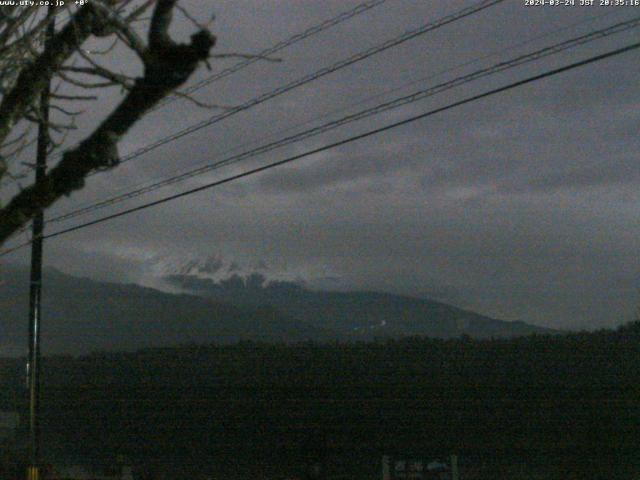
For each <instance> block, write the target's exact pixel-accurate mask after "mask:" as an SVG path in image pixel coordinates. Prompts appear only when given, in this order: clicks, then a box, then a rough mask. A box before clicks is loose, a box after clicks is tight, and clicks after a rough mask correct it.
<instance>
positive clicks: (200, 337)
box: [0, 265, 334, 356]
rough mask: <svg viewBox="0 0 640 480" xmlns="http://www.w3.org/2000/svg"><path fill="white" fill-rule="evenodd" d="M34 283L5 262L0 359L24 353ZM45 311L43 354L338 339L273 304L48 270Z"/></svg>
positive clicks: (1, 286) (0, 306) (0, 303)
mask: <svg viewBox="0 0 640 480" xmlns="http://www.w3.org/2000/svg"><path fill="white" fill-rule="evenodd" d="M28 286H29V281H28V271H27V269H25V268H19V267H11V266H6V265H3V267H2V271H1V280H0V356H2V355H20V354H24V353H25V351H26V345H27V342H26V339H27V313H28ZM42 312H43V313H42V315H43V322H42V337H43V342H42V344H43V350H44V352H45V353H73V354H82V353H89V352H92V351H97V350H135V349H138V348H145V347H159V346H169V345H177V344H187V343H198V344H200V343H210V342H218V343H231V342H236V341H239V340H243V339H244V340H259V341H266V342H296V341H304V340H307V339H318V340H326V339H328V338H333V337H334V335H333V334H332V333H331V332H329V331H325V330H323V329H321V328H316V327H312V326H310V325H307V324H306V323H305V322H301V321H299V320H297V319H293V318H291V317H289V316H288V315H286V314H283V313H281V312H278V311H276V310H275V309H274V308H272V307H269V306H256V307H255V308H239V307H236V306H233V305H230V304H228V303H220V302H215V301H212V300H207V299H204V298H202V297H198V296H195V295H186V294H179V295H176V294H169V293H165V292H161V291H159V290H154V289H151V288H145V287H141V286H138V285H132V284H117V283H105V282H98V281H94V280H90V279H86V278H77V277H72V276H69V275H65V274H63V273H61V272H59V271H56V270H53V269H46V270H45V272H44V283H43V305H42Z"/></svg>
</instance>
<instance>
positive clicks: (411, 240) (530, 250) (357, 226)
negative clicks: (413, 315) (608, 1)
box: [46, 0, 640, 328]
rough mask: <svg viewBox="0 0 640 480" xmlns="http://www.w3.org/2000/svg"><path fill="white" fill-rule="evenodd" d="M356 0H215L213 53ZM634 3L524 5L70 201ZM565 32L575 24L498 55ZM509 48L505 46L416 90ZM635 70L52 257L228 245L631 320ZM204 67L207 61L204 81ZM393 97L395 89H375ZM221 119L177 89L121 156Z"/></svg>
mask: <svg viewBox="0 0 640 480" xmlns="http://www.w3.org/2000/svg"><path fill="white" fill-rule="evenodd" d="M356 3H357V2H354V1H348V2H347V1H337V0H335V1H334V0H332V1H326V2H325V1H323V2H317V1H313V0H308V1H302V2H301V1H281V2H257V1H243V2H215V13H216V15H217V21H216V27H215V30H216V33H217V34H218V36H219V39H220V42H219V49H220V50H221V51H240V52H256V51H259V50H260V49H262V48H265V47H267V46H269V45H271V44H273V43H275V42H277V41H279V40H282V39H283V38H286V37H288V36H289V35H291V34H293V33H295V32H298V31H301V30H304V29H305V28H308V27H309V26H311V25H313V24H316V23H319V22H320V21H322V20H323V19H325V18H328V17H330V16H332V15H335V14H337V13H338V12H340V11H344V10H347V9H349V8H351V7H353V6H355V5H356ZM471 3H472V2H470V1H444V0H442V1H436V2H422V1H412V0H389V1H388V2H386V4H385V5H383V6H381V7H378V8H377V9H374V10H372V11H371V12H369V13H367V14H365V15H362V16H361V17H358V18H356V19H353V20H351V21H349V22H346V23H344V24H342V25H340V26H338V27H336V28H335V29H333V30H330V31H329V32H326V33H324V34H322V35H319V36H318V37H314V38H313V39H310V40H309V41H305V42H302V43H301V44H299V45H296V46H295V47H293V48H291V49H288V50H285V51H283V52H281V53H280V54H279V55H280V56H281V57H282V60H283V61H282V62H281V63H266V62H258V63H257V64H256V65H254V66H252V67H251V68H249V69H246V70H244V71H243V72H242V73H240V74H238V75H234V76H232V77H229V78H228V79H226V80H224V81H222V82H219V83H216V84H214V85H211V86H209V87H207V88H206V89H203V90H202V91H201V92H199V93H198V98H199V99H202V100H208V101H211V102H214V103H218V104H221V105H232V104H239V103H242V102H243V101H246V100H247V99H249V98H251V97H253V96H255V95H258V94H260V93H261V92H265V91H268V90H269V89H271V88H274V87H276V86H278V85H281V84H283V83H285V82H287V81H290V80H291V79H294V78H297V77H299V76H301V75H303V74H306V73H309V72H311V71H314V70H316V69H318V68H320V67H321V66H323V65H326V64H329V63H331V62H334V61H336V60H338V59H340V58H343V57H346V56H348V55H350V54H353V53H354V52H358V51H360V50H363V49H365V48H367V47H368V46H370V45H373V44H375V43H378V42H381V41H382V40H384V39H386V38H390V37H393V36H395V35H398V34H399V33H401V32H402V31H405V30H407V29H410V28H415V27H416V26H418V25H420V24H422V23H425V22H426V21H427V19H430V18H434V17H437V16H441V15H444V14H446V13H450V12H452V11H455V10H456V9H458V8H460V7H461V6H463V5H470V4H471ZM187 4H189V6H190V8H191V10H192V11H193V14H194V15H201V16H205V17H206V16H207V11H208V10H209V7H210V5H209V2H197V1H195V0H193V1H190V2H187ZM639 12H640V10H638V9H637V8H632V7H630V8H627V9H618V10H606V9H600V8H585V7H577V6H576V7H573V8H564V9H562V8H555V9H554V8H541V7H539V8H537V9H536V8H526V7H524V5H523V2H520V1H515V0H514V1H511V0H509V1H507V2H505V4H504V5H500V6H496V7H493V8H492V9H490V10H487V11H486V12H484V13H482V14H479V15H476V16H474V17H471V18H468V19H466V20H464V21H461V22H458V23H456V24H453V25H450V26H448V27H446V28H443V29H441V30H438V31H437V32H433V33H432V34H429V35H426V36H424V37H421V38H418V39H415V40H413V41H411V42H408V43H407V44H405V45H403V46H401V47H399V48H397V49H392V50H390V51H388V52H385V53H384V54H381V55H379V56H376V57H373V58H371V59H370V60H367V61H365V62H362V63H360V64H358V65H356V66H354V67H353V68H349V69H345V70H344V71H341V72H339V73H336V74H332V75H330V76H327V77H325V78H323V79H322V80H319V81H317V82H314V83H313V84H310V85H308V86H305V87H304V88H301V89H299V90H296V91H295V92H291V93H290V94H287V95H285V96H282V97H280V98H279V99H277V100H274V101H272V102H268V103H266V104H264V105H261V106H259V107H256V108H255V109H252V110H251V111H248V112H245V113H242V114H239V115H237V116H234V117H233V118H231V119H229V120H228V121H225V122H223V123H221V124H219V125H216V126H213V127H210V128H207V129H205V130H202V131H200V132H198V133H196V134H194V135H191V136H189V137H185V138H183V139H181V140H179V141H176V142H174V143H172V144H170V145H167V146H166V147H163V148H162V149H158V150H156V151H155V152H154V153H153V154H150V155H146V156H144V157H143V158H140V159H138V160H136V161H135V162H131V163H130V164H127V165H123V166H122V167H121V168H119V169H118V171H116V172H113V173H109V174H104V175H99V176H96V177H95V178H92V179H91V180H90V181H89V184H88V187H87V189H86V190H85V191H83V192H82V193H81V194H79V195H75V196H74V197H73V198H72V199H70V200H69V201H66V202H64V203H63V204H61V205H60V206H58V207H57V208H56V211H63V210H66V209H70V208H73V206H74V205H75V204H77V203H78V202H79V203H82V202H87V201H90V200H93V199H96V198H101V197H104V196H105V195H108V194H109V192H116V191H118V189H125V188H127V186H132V185H136V184H138V183H140V182H145V181H149V180H152V179H154V178H161V177H163V176H165V175H169V174H171V173H173V172H176V171H182V170H184V169H188V168H191V167H193V166H196V165H199V164H201V163H202V162H207V161H211V159H219V158H225V156H226V155H228V154H229V152H231V151H233V149H238V148H239V147H240V146H243V145H244V147H242V148H247V147H250V146H251V145H256V143H255V142H258V144H259V143H263V142H264V141H268V140H269V139H274V138H278V137H280V136H284V135H285V134H291V133H295V132H297V131H300V130H302V129H304V128H308V127H310V126H312V125H317V124H319V123H321V122H324V121H327V120H329V119H332V118H337V117H338V116H340V115H344V114H346V113H349V112H353V111H356V110H358V109H362V108H365V107H367V106H371V105H373V104H375V103H376V102H381V101H383V100H385V99H389V98H391V97H392V96H394V95H400V94H407V93H409V92H411V91H412V90H415V89H417V88H420V87H424V86H426V85H429V84H434V83H437V82H441V81H443V80H446V79H449V78H453V77H454V76H456V75H460V74H463V73H467V72H470V71H473V70H474V69H477V68H480V67H481V66H483V65H490V64H492V63H495V62H498V61H501V60H504V59H505V58H510V57H513V56H516V55H519V54H522V53H524V52H527V51H530V50H534V49H537V48H541V47H542V46H545V45H548V44H552V43H555V42H558V41H560V40H562V39H565V38H569V37H572V36H575V35H578V34H580V33H585V32H587V31H590V30H592V29H594V28H599V27H602V26H605V25H608V24H612V23H614V22H616V21H621V20H623V19H627V18H630V17H632V16H634V15H638V13H639ZM589 19H591V20H589ZM580 22H583V23H580ZM571 25H574V26H571ZM189 28H190V26H189V25H188V24H187V23H186V22H183V23H181V24H180V25H179V26H178V28H177V33H178V34H180V35H183V34H186V33H187V32H188V29H189ZM560 28H564V30H562V31H561V32H558V33H556V34H549V35H547V36H546V37H545V38H541V39H539V40H535V41H532V42H531V43H530V44H528V45H524V46H522V47H519V48H517V49H512V50H509V51H504V50H505V49H506V48H507V47H510V46H512V45H514V44H516V43H519V42H523V41H525V40H527V39H532V38H536V37H539V36H541V35H544V34H546V33H547V32H551V31H553V30H554V29H560ZM630 40H637V31H633V32H630V33H626V34H623V35H619V36H616V37H612V38H610V39H605V40H602V41H599V42H597V43H593V44H591V45H588V46H585V47H581V48H578V49H576V50H572V51H570V52H565V53H563V54H561V55H559V56H557V57H553V58H549V59H547V60H545V61H542V62H540V63H536V64H532V65H530V66H525V67H521V68H519V69H516V70H513V71H509V72H506V73H505V74H503V75H500V76H496V77H490V78H487V79H484V80H481V81H479V82H477V83H473V84H469V85H465V86H463V87H460V88H456V89H453V90H450V91H447V92H445V93H443V94H440V95H438V96H435V97H433V98H430V99H428V100H425V101H422V102H419V103H417V104H413V105H409V106H406V107H403V108H401V109H398V110H396V111H391V112H387V113H385V114H383V115H380V116H379V117H374V118H371V119H368V120H366V121H363V122H360V123H358V124H355V125H352V126H348V127H343V128H341V129H339V130H337V131H333V132H331V133H328V134H325V135H323V136H322V137H319V138H314V139H309V140H306V141H304V142H301V143H300V144H296V145H292V146H289V147H285V148H282V149H279V150H277V151H274V152H272V153H269V154H266V155H263V156H261V157H259V158H256V159H253V160H250V161H247V162H244V163H243V164H242V166H234V167H229V168H226V169H224V170H220V171H216V172H213V173H210V174H207V175H204V176H202V177H198V178H194V179H192V180H190V181H188V182H185V183H184V184H182V185H181V186H179V187H174V188H169V189H166V190H164V191H160V192H157V193H155V194H152V195H150V196H148V197H145V198H146V199H149V200H150V199H154V198H159V197H160V196H161V195H163V194H167V193H170V192H175V191H179V190H181V189H183V188H187V187H189V186H191V187H193V186H196V185H201V184H204V183H206V182H207V181H211V180H213V179H215V178H221V177H222V176H224V175H227V174H231V173H233V172H238V171H242V169H243V168H247V167H248V166H253V165H258V164H261V163H264V162H266V161H272V160H277V159H279V158H283V157H284V156H287V155H293V154H297V153H301V152H304V151H307V150H309V149H311V148H314V147H317V146H320V145H323V144H325V143H328V142H331V141H336V140H339V139H342V138H345V137H348V136H350V135H353V134H356V133H359V132H362V131H365V130H367V129H369V128H373V127H376V126H380V125H383V124H386V123H389V122H391V121H394V120H399V119H402V118H406V117H408V116H410V115H412V114H416V113H419V112H422V111H426V110H428V109H431V108H435V107H438V106H442V105H445V104H447V103H449V102H452V101H455V100H458V99H460V98H463V97H465V96H470V95H473V94H475V93H478V92H481V91H484V90H486V89H490V88H495V87H497V86H500V85H504V84H506V83H508V82H510V81H514V80H516V79H520V78H524V77H526V76H527V75H532V74H535V73H539V72H540V71H542V70H543V69H547V68H553V67H557V66H559V65H562V64H564V63H567V62H571V61H575V60H578V59H582V58H586V57H587V56H590V55H594V54H596V53H599V52H602V51H605V50H607V49H609V48H613V47H615V46H619V45H622V44H625V43H628V42H629V41H630ZM495 51H502V53H500V54H497V55H494V56H493V57H490V58H486V59H484V60H482V61H480V62H478V63H475V64H470V65H467V66H465V67H462V68H458V69H455V70H451V71H449V72H446V73H443V74H440V75H439V76H437V77H434V78H432V79H431V80H428V81H423V82H416V81H417V80H418V79H421V78H425V77H429V76H433V75H434V74H437V73H438V72H442V71H444V70H447V69H451V68H452V67H454V66H456V65H458V64H462V63H465V62H469V61H470V60H473V59H476V58H478V57H484V56H486V55H487V54H488V53H491V52H495ZM638 64H639V63H638V54H637V53H631V54H627V55H625V56H621V57H618V58H615V59H611V60H607V61H606V62H602V63H599V64H595V65H592V66H589V67H586V68H584V69H580V70H576V71H573V72H570V73H567V74H564V75H562V76H558V77H556V78H552V79H547V80H544V81H541V82H538V83H535V84H532V85H528V86H525V87H522V88H520V89H517V90H513V91H510V92H507V93H504V94H501V95H499V96H496V97H492V98H489V99H485V100H482V101H480V102H477V103H473V104H470V105H467V106H464V107H460V108H458V109H455V110H451V111H448V112H445V113H443V114H440V115H438V116H434V117H431V118H429V119H427V120H424V121H420V122H416V123H415V124H411V125H407V126H405V127H402V128H400V129H398V130H395V131H392V132H388V133H385V134H383V135H380V136H377V137H374V138H371V139H368V140H366V141H362V142H358V143H355V144H351V145H348V146H345V147H341V148H338V149H335V150H331V151H327V152H324V153H321V154H318V155H315V156H313V157H311V158H308V159H305V160H304V161H300V162H297V163H296V164H292V165H290V166H287V167H282V168H280V169H275V170H273V171H270V172H268V173H265V174H262V175H260V176H256V177H253V178H250V179H246V181H243V182H241V183H240V182H239V183H235V184H230V185H227V186H225V187H224V188H220V189H216V190H215V191H210V192H203V193H201V194H198V195H194V196H191V197H187V198H184V199H181V200H179V201H176V202H173V203H170V204H166V205H164V206H162V207H157V208H154V209H151V210H148V211H145V212H140V213H136V214H133V215H131V216H128V217H124V218H121V219H118V220H116V221H113V222H110V223H107V224H104V225H101V226H96V227H92V228H89V229H86V230H83V231H79V232H77V233H74V234H73V235H69V236H67V237H64V238H59V239H55V240H52V241H50V242H49V244H48V246H47V255H46V258H47V261H48V263H50V264H53V265H55V266H57V267H59V268H62V269H64V270H67V271H71V272H73V273H85V274H86V273H87V272H89V273H90V274H91V275H93V276H96V277H101V278H109V279H111V280H113V279H123V280H135V281H140V282H146V283H152V276H153V269H150V268H149V265H151V264H153V263H154V262H156V263H157V262H158V259H162V258H172V259H175V258H185V259H188V258H194V257H199V256H200V257H203V258H204V257H209V256H211V255H212V254H215V255H216V256H217V257H216V258H222V259H224V260H225V261H226V262H234V261H237V262H239V263H240V264H245V265H246V264H251V262H253V263H255V264H257V263H258V262H263V263H264V264H266V265H269V267H270V269H271V270H272V271H274V272H280V273H283V274H286V275H288V277H287V278H301V279H303V280H305V281H306V282H307V283H308V284H309V285H312V286H313V285H316V286H320V287H331V288H369V289H381V290H387V291H393V292H398V293H407V294H412V295H426V296H437V297H439V298H441V299H443V300H446V301H451V302H454V303H456V304H458V305H462V306H465V307H469V308H474V309H477V310H478V311H480V312H481V313H486V314H490V315H495V316H500V317H503V318H507V319H522V320H525V321H530V322H533V323H538V324H541V325H547V326H552V327H562V326H566V327H572V328H583V327H585V328H594V327H600V326H613V325H617V324H620V323H622V322H624V321H628V320H629V319H630V316H631V312H633V310H634V304H635V303H636V302H637V300H638V295H637V294H638V288H640V277H639V275H638V273H637V272H638V258H640V256H639V255H638V253H639V250H640V241H639V240H638V239H639V238H640V216H639V215H640V214H639V213H638V212H639V210H638V202H639V200H640V194H639V193H638V191H639V189H638V186H639V183H640V166H639V165H640V162H639V161H638V160H640V159H639V158H638V155H639V154H638V151H640V150H639V148H638V147H639V146H640V138H639V137H638V128H639V127H640V113H639V112H640V109H638V106H639V104H640V100H639V98H640V97H639V96H638V95H639V91H638V86H637V78H638V74H639V73H640V71H639V69H638ZM215 68H216V69H218V68H222V64H220V66H218V65H216V66H215ZM207 74H208V72H206V71H204V70H203V71H202V72H200V73H199V75H200V78H203V77H204V76H206V75H207ZM411 82H416V83H413V84H412V85H408V84H410V83H411ZM403 85H407V86H405V87H402V88H399V87H401V86H403ZM398 88H399V89H398ZM391 89H398V90H397V91H396V92H395V93H393V94H387V95H382V96H380V97H379V98H378V99H373V100H366V99H367V98H368V97H370V96H373V95H379V94H382V93H384V92H386V91H388V90H391ZM356 103H357V105H355V106H352V105H354V104H356ZM211 114H212V112H210V111H201V110H198V109H195V108H194V107H193V105H191V104H188V103H186V102H174V103H173V104H172V105H171V107H170V108H167V109H164V110H161V111H158V112H154V114H152V115H150V116H149V117H148V118H147V119H146V120H145V121H144V122H143V123H142V124H141V125H140V126H139V127H138V128H136V130H135V132H134V133H133V134H132V135H131V136H130V137H128V138H127V140H126V141H125V142H124V145H123V147H122V149H123V151H124V152H126V151H131V150H134V149H135V148H136V147H138V146H141V145H144V144H146V143H148V142H150V141H153V140H154V139H157V138H160V137H162V136H164V135H167V134H169V133H171V132H173V131H175V130H177V129H180V128H183V127H185V126H187V125H190V124H192V123H194V122H196V121H198V120H200V119H203V118H206V117H207V116H210V115H211ZM285 132H286V133H285ZM261 139H263V140H261ZM236 151H238V150H236ZM133 204H135V203H132V205H133ZM110 211H111V210H110ZM114 211H115V210H114Z"/></svg>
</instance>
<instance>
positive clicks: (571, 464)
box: [0, 323, 640, 479]
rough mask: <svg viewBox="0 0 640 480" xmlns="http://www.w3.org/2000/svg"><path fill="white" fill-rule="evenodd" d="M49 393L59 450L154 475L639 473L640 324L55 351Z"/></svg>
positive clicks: (14, 389)
mask: <svg viewBox="0 0 640 480" xmlns="http://www.w3.org/2000/svg"><path fill="white" fill-rule="evenodd" d="M0 372H2V376H1V377H0V379H1V380H2V382H3V383H4V385H2V392H3V393H2V397H3V398H2V401H3V403H5V404H11V403H12V402H14V403H17V404H16V405H14V406H15V407H16V408H20V409H24V402H22V400H23V399H24V395H23V392H22V391H21V390H20V389H21V388H23V384H24V382H23V381H21V375H22V364H21V363H20V362H17V361H5V362H3V364H2V369H1V370H0ZM42 398H43V400H42V407H43V412H42V413H43V425H42V428H43V445H44V452H45V455H46V456H48V457H49V458H64V457H67V458H74V457H75V458H80V459H91V461H92V462H95V461H109V460H108V459H110V458H115V456H117V455H125V456H126V457H127V458H130V459H131V460H132V461H133V462H134V463H136V464H139V465H145V468H146V469H147V470H148V471H153V470H154V468H155V469H156V470H162V469H163V468H168V467H165V466H166V465H168V464H172V465H182V466H193V467H194V468H200V466H205V465H216V467H215V468H216V469H218V470H220V469H222V470H225V469H227V470H228V471H240V470H242V465H247V466H248V465H254V466H255V465H263V466H269V467H271V468H273V469H275V470H277V471H280V472H287V471H289V470H288V469H290V468H293V466H295V465H301V464H304V463H305V462H307V463H308V462H315V461H320V462H325V463H326V464H327V465H332V466H333V467H332V468H337V469H338V470H339V469H340V468H342V469H343V470H345V469H346V470H348V469H349V467H348V465H351V467H352V468H353V469H356V467H355V465H359V466H358V467H357V469H358V471H360V472H364V470H366V468H367V467H366V466H368V468H370V469H371V470H370V473H373V472H376V476H377V475H378V474H377V469H378V466H379V458H380V457H379V456H380V455H381V454H383V453H398V454H403V455H420V456H425V457H430V458H431V457H434V458H435V457H438V456H444V455H446V454H449V453H452V452H456V453H458V454H459V455H460V457H461V459H463V460H464V462H465V463H463V466H464V465H466V467H465V468H467V470H468V471H469V475H468V476H467V478H472V477H473V478H496V475H500V474H497V473H496V472H500V471H502V472H507V471H509V472H512V471H513V470H512V469H514V468H517V469H518V470H517V472H519V473H518V474H517V475H518V476H520V478H528V477H526V476H524V475H525V473H527V472H544V475H545V476H544V477H534V476H532V477H530V478H558V479H559V478H562V479H568V478H618V477H619V478H628V477H627V476H628V475H631V474H635V475H637V474H638V473H639V472H640V455H639V454H640V324H637V323H635V324H630V325H628V326H626V327H623V328H620V329H619V330H617V331H599V332H594V333H575V334H568V335H562V336H531V337H522V338H516V339H504V340H481V341H478V340H472V339H470V338H460V339H456V340H436V339H429V338H407V339H403V340H396V341H386V340H385V341H384V342H377V343H376V342H371V343H352V344H313V343H304V344H297V345H269V344H259V343H251V342H244V343H239V344H236V345H227V346H216V345H212V346H195V345H194V346H185V347H177V348H163V349H150V350H144V351H139V352H136V353H103V354H94V355H89V356H84V357H79V358H74V357H49V358H47V359H46V361H45V363H44V368H43V390H42ZM360 464H362V465H360ZM185 468H186V467H185ZM265 468H266V467H265ZM472 472H475V473H472ZM482 472H485V473H484V474H483V473H482ZM474 475H475V477H474ZM482 475H485V476H484V477H483V476H482ZM504 475H505V476H507V474H506V473H504ZM512 475H513V473H509V476H512ZM176 478H178V477H177V476H176ZM498 478H500V477H498ZM514 478H515V477H514Z"/></svg>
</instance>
